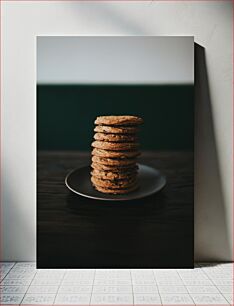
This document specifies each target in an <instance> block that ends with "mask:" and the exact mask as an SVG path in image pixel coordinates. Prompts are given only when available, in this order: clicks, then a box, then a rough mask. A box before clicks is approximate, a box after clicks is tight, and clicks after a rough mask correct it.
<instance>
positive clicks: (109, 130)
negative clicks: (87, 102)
mask: <svg viewBox="0 0 234 306" xmlns="http://www.w3.org/2000/svg"><path fill="white" fill-rule="evenodd" d="M137 131H138V127H133V126H118V127H117V126H106V125H97V126H96V127H95V128H94V132H97V133H106V134H136V133H137Z"/></svg>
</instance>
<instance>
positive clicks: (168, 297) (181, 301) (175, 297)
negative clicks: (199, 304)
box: [160, 294, 194, 306]
mask: <svg viewBox="0 0 234 306" xmlns="http://www.w3.org/2000/svg"><path fill="white" fill-rule="evenodd" d="M160 296H161V299H162V304H166V305H173V304H174V305H186V306H188V305H194V302H193V300H192V299H191V297H190V296H189V295H188V294H161V295H160Z"/></svg>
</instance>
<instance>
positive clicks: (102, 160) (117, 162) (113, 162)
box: [92, 155, 136, 166]
mask: <svg viewBox="0 0 234 306" xmlns="http://www.w3.org/2000/svg"><path fill="white" fill-rule="evenodd" d="M92 162H94V163H99V164H103V165H108V166H126V165H134V164H135V163H136V159H135V158H128V159H127V158H125V159H114V158H108V157H99V156H94V155H93V156H92Z"/></svg>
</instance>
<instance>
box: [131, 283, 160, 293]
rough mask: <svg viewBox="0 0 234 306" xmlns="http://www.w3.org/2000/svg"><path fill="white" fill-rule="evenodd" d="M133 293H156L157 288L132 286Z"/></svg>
mask: <svg viewBox="0 0 234 306" xmlns="http://www.w3.org/2000/svg"><path fill="white" fill-rule="evenodd" d="M133 292H134V294H137V293H154V294H155V293H158V288H157V286H156V285H150V286H139V285H134V286H133Z"/></svg>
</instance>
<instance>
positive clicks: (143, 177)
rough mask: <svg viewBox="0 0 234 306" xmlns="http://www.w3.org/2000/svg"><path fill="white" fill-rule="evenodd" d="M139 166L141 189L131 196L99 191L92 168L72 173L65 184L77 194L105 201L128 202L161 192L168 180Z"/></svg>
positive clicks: (154, 171) (151, 170)
mask: <svg viewBox="0 0 234 306" xmlns="http://www.w3.org/2000/svg"><path fill="white" fill-rule="evenodd" d="M138 166H139V171H138V181H139V185H140V187H139V188H138V189H137V190H135V191H132V192H130V193H129V194H121V195H116V194H105V193H101V192H99V191H97V190H96V189H95V188H94V187H93V186H92V183H91V181H90V172H91V168H90V167H89V166H86V167H82V168H78V169H75V170H73V171H71V172H70V173H69V174H68V175H67V176H66V178H65V184H66V186H67V187H68V188H69V189H70V190H71V191H72V192H74V193H76V194H79V195H81V196H83V197H87V198H91V199H95V200H104V201H105V200H106V201H127V200H135V199H140V198H144V197H146V196H149V195H152V194H153V193H156V192H158V191H160V190H161V189H162V188H163V187H164V186H165V185H166V178H165V176H163V175H162V174H161V173H160V171H158V170H157V169H154V168H152V167H149V166H146V165H142V164H139V165H138Z"/></svg>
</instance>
